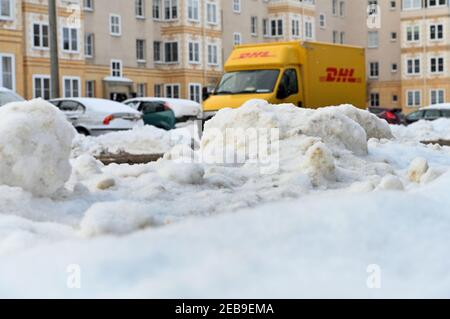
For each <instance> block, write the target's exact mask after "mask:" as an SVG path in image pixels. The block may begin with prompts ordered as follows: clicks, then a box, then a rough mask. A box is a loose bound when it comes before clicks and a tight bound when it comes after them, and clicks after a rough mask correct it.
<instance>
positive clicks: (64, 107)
mask: <svg viewBox="0 0 450 319" xmlns="http://www.w3.org/2000/svg"><path fill="white" fill-rule="evenodd" d="M58 107H59V109H60V110H61V111H63V112H82V111H83V106H82V105H81V104H80V103H78V102H75V101H61V102H60V103H59V106H58Z"/></svg>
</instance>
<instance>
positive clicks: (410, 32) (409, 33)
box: [406, 25, 420, 42]
mask: <svg viewBox="0 0 450 319" xmlns="http://www.w3.org/2000/svg"><path fill="white" fill-rule="evenodd" d="M419 40H420V26H418V25H415V26H407V27H406V41H407V42H418V41H419Z"/></svg>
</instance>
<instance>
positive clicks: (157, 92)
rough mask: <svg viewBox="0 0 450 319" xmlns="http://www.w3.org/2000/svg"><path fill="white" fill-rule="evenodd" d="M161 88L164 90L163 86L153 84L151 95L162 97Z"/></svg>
mask: <svg viewBox="0 0 450 319" xmlns="http://www.w3.org/2000/svg"><path fill="white" fill-rule="evenodd" d="M163 88H164V85H162V84H155V86H154V87H153V95H154V96H155V97H163Z"/></svg>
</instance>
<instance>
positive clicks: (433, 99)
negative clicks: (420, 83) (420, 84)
mask: <svg viewBox="0 0 450 319" xmlns="http://www.w3.org/2000/svg"><path fill="white" fill-rule="evenodd" d="M441 103H445V90H444V89H433V90H430V104H432V105H434V104H441Z"/></svg>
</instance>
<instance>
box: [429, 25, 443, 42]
mask: <svg viewBox="0 0 450 319" xmlns="http://www.w3.org/2000/svg"><path fill="white" fill-rule="evenodd" d="M443 38H444V25H442V24H432V25H430V40H432V41H437V40H442V39H443Z"/></svg>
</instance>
